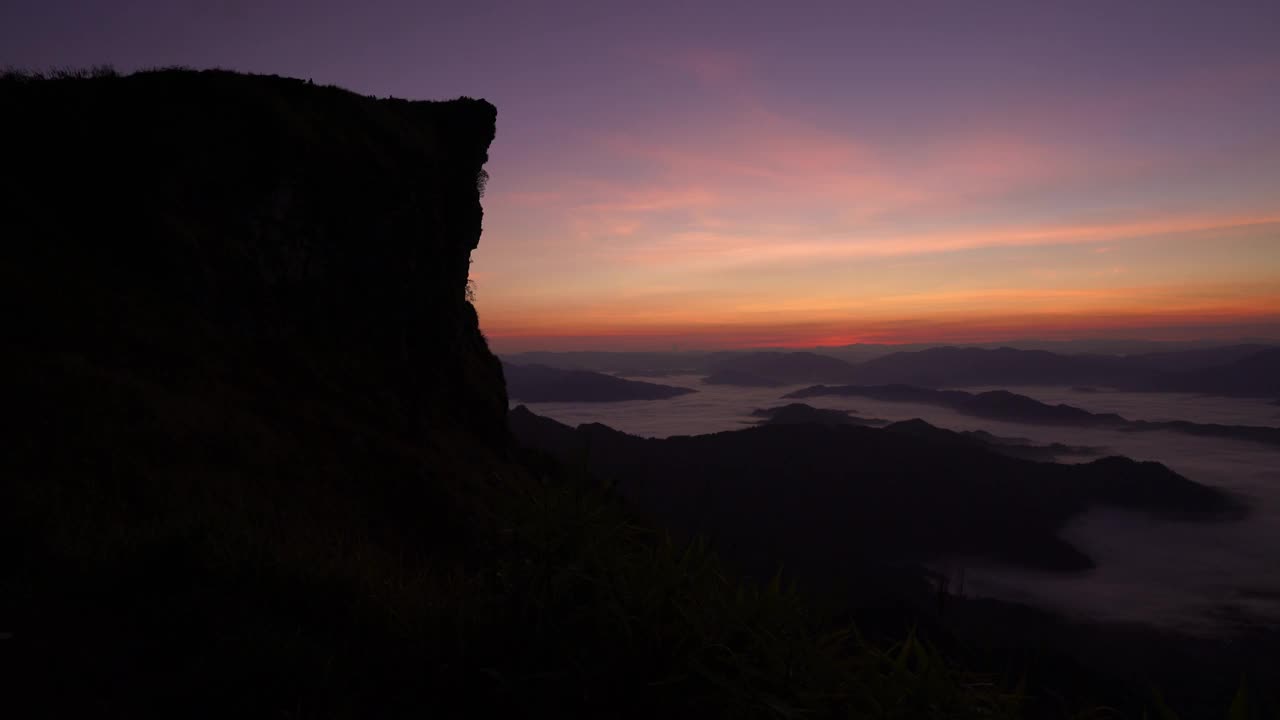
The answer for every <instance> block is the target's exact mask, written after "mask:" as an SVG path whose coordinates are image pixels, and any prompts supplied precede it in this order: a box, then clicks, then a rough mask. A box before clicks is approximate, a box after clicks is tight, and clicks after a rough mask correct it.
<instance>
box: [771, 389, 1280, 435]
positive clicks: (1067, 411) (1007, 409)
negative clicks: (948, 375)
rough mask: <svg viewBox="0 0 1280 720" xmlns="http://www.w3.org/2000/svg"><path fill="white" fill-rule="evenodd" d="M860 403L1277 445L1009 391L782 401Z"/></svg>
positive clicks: (1252, 429) (1254, 431)
mask: <svg viewBox="0 0 1280 720" xmlns="http://www.w3.org/2000/svg"><path fill="white" fill-rule="evenodd" d="M833 395H834V396H846V397H865V398H871V399H873V400H883V401H886V402H904V403H920V404H925V405H937V406H940V407H945V408H949V409H951V410H954V411H955V412H958V413H960V414H962V415H970V416H973V417H980V418H987V419H989V420H1000V421H1003V422H1014V423H1024V424H1030V425H1063V426H1072V427H1105V428H1113V429H1118V430H1134V431H1150V430H1169V431H1173V432H1180V433H1187V434H1190V435H1202V436H1208V437H1223V438H1231V439H1235V440H1248V441H1251V442H1259V443H1265V444H1268V445H1280V428H1275V427H1260V426H1256V425H1219V424H1212V423H1194V422H1187V421H1184V420H1166V421H1155V422H1153V421H1147V420H1128V419H1125V418H1124V417H1121V416H1120V415H1117V414H1115V413H1093V412H1089V411H1088V410H1084V409H1081V408H1078V407H1075V406H1073V405H1065V404H1058V405H1049V404H1047V403H1042V402H1040V401H1039V400H1036V399H1034V398H1029V397H1027V396H1026V395H1019V394H1017V393H1012V392H1009V391H1008V390H992V391H989V392H983V393H976V394H975V393H970V392H965V391H963V390H934V389H931V388H920V387H914V386H911V385H870V386H867V385H837V386H827V385H815V386H813V387H807V388H804V389H801V390H796V391H794V392H790V393H787V394H786V395H785V396H784V397H786V398H790V399H797V400H799V399H804V398H812V397H822V396H833Z"/></svg>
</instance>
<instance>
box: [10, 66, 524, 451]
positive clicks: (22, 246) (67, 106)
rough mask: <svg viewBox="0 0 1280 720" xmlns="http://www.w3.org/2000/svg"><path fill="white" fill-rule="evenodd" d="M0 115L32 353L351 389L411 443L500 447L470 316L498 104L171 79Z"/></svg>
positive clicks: (201, 76)
mask: <svg viewBox="0 0 1280 720" xmlns="http://www.w3.org/2000/svg"><path fill="white" fill-rule="evenodd" d="M0 112H2V113H3V115H4V117H5V119H6V125H7V129H6V133H5V138H4V141H3V142H4V144H5V148H4V155H5V161H6V171H5V173H4V174H3V180H2V181H0V182H3V186H0V192H2V193H3V197H4V198H5V202H6V205H7V207H6V209H5V212H4V213H3V219H2V222H3V230H4V234H5V236H6V237H7V238H9V241H7V242H6V243H5V248H4V250H3V251H2V252H3V261H4V267H5V272H6V277H5V285H6V291H7V292H9V293H13V295H14V297H15V299H17V300H19V301H20V306H21V307H23V308H24V309H25V312H24V313H22V314H20V315H18V316H17V317H16V318H13V319H12V320H11V324H10V327H9V333H10V336H11V337H13V336H14V335H15V333H16V337H17V339H18V340H19V343H20V345H21V347H22V348H23V349H25V350H27V351H34V352H42V353H59V354H61V355H62V356H63V357H64V359H65V358H66V356H68V355H74V356H75V357H76V358H77V360H78V361H81V362H84V363H88V364H91V365H93V366H95V367H98V368H101V369H104V370H106V369H108V368H130V369H133V368H139V367H144V366H145V367H150V368H159V367H164V368H166V369H169V370H174V369H178V368H181V372H180V373H179V375H180V377H176V378H173V379H174V380H177V381H180V382H181V383H182V384H184V385H187V386H196V385H197V384H199V381H202V380H203V381H209V380H211V379H212V377H214V376H216V375H218V373H220V372H224V371H226V369H227V368H229V367H240V368H242V367H248V366H252V367H253V368H255V369H256V371H257V373H256V374H257V377H256V378H254V379H253V380H250V379H249V378H244V377H237V378H234V379H231V384H233V385H235V384H241V383H244V382H251V381H259V382H273V383H281V384H283V385H285V386H290V387H291V388H293V389H294V390H296V391H299V392H304V393H311V392H314V391H316V390H317V389H318V388H319V387H325V388H328V389H330V390H332V391H334V392H336V393H338V394H343V395H348V391H350V393H349V394H350V395H352V396H359V397H360V398H361V402H362V404H363V405H364V407H360V408H351V410H352V411H353V412H358V413H359V414H360V415H362V416H363V417H366V418H368V419H370V420H371V421H373V422H376V423H377V424H378V425H379V426H381V427H383V428H384V429H386V430H388V431H391V432H395V433H400V434H404V435H406V436H409V435H415V434H417V435H420V434H422V433H423V432H424V431H425V430H426V429H427V428H431V427H442V426H445V424H446V423H447V424H449V425H454V424H456V425H457V426H458V427H461V428H464V429H465V430H466V431H467V432H471V433H474V434H475V435H476V436H477V437H481V438H484V439H485V440H486V441H488V442H495V441H498V440H499V438H500V437H501V436H502V434H503V432H504V431H503V426H504V418H505V411H506V398H505V395H504V392H503V383H502V375H501V368H500V366H499V365H498V362H497V360H496V358H494V357H493V356H492V355H491V354H490V353H489V351H488V348H487V347H486V345H485V342H484V339H483V337H482V336H481V335H480V332H479V329H478V326H477V319H476V313H475V311H474V309H473V308H472V307H471V305H470V304H469V303H468V302H467V300H466V299H465V286H466V282H467V271H468V264H469V262H470V253H471V250H473V249H474V248H475V247H476V244H477V243H478V241H479V238H480V231H481V221H482V218H483V211H482V209H481V205H480V188H479V180H480V179H481V177H482V176H481V172H482V167H483V165H484V163H485V161H486V160H487V158H488V155H487V149H488V147H489V143H490V142H491V141H492V140H493V137H494V128H495V117H496V111H495V109H494V107H493V106H492V105H490V104H489V103H487V102H484V101H482V100H470V99H466V98H463V99H459V100H455V101H451V102H408V101H400V100H376V99H372V98H367V97H363V96H360V95H356V94H353V93H350V92H346V91H343V90H339V89H337V88H323V87H315V86H310V85H308V84H307V83H305V82H302V81H298V80H288V79H282V78H275V77H250V76H239V75H234V74H231V73H225V72H201V73H192V72H181V71H165V72H153V73H142V74H136V75H132V76H128V77H96V78H64V79H60V80H56V81H31V80H23V79H22V78H16V77H14V78H9V79H8V80H7V81H6V82H4V84H3V91H2V94H0ZM14 323H16V327H15V326H14ZM311 385H314V386H315V387H310V386H311ZM202 387H207V384H206V385H203V386H202Z"/></svg>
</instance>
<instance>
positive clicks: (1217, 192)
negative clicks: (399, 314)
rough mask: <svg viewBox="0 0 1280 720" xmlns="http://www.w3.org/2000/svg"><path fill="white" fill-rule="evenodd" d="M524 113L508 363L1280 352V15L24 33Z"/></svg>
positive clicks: (34, 26)
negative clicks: (566, 358) (984, 348)
mask: <svg viewBox="0 0 1280 720" xmlns="http://www.w3.org/2000/svg"><path fill="white" fill-rule="evenodd" d="M103 63H107V64H112V65H114V66H115V67H116V68H117V69H118V70H122V71H129V70H134V69H138V68H144V67H154V66H165V65H175V64H176V65H187V66H192V67H224V68H231V69H236V70H242V71H248V72H262V73H276V74H281V75H291V76H296V77H304V78H312V79H314V80H315V81H316V82H317V83H331V84H336V85H340V86H343V87H347V88H350V89H352V90H355V91H357V92H361V93H365V94H376V95H379V96H386V95H394V96H396V97H402V98H414V99H443V98H451V97H457V96H460V95H466V96H471V97H483V98H486V99H488V100H489V101H491V102H493V103H494V104H495V105H496V106H497V107H498V135H497V139H496V140H495V142H494V144H493V146H492V148H491V149H490V161H489V164H488V171H489V174H490V180H489V184H488V188H487V192H486V195H485V197H484V205H485V225H484V234H483V237H482V239H481V243H480V247H479V249H478V250H477V251H476V252H475V253H474V255H473V260H474V263H473V265H472V278H473V280H474V281H475V286H476V298H477V300H476V304H477V308H478V310H479V313H480V317H481V326H482V329H483V330H484V332H485V334H486V335H487V337H488V338H489V341H490V343H491V345H492V346H493V347H494V349H495V350H498V351H500V352H514V351H520V350H530V349H617V350H630V349H673V348H679V349H694V348H731V347H761V346H790V347H806V346H815V345H842V344H849V343H855V342H890V343H896V342H979V341H982V342H986V341H993V340H1007V339H1019V338H1036V339H1074V338H1091V337H1139V338H1150V339H1170V340H1174V339H1178V340H1182V339H1191V338H1202V337H1208V338H1234V337H1246V336H1248V337H1272V338H1277V337H1280V2H1275V1H1274V0H1270V1H1268V2H1229V1H1228V2H1197V3H1192V2H1175V1H1173V0H1169V1H1165V2H1141V1H1133V2H1124V3H1117V2H1090V1H1086V0H1080V1H1076V2H1061V3H1055V2H1025V1H1020V2H980V1H978V0H964V1H954V2H953V1H939V2H912V1H911V0H898V1H896V2H883V3H881V2H852V1H850V0H846V1H844V2H803V1H801V0H797V1H796V2H793V3H780V2H777V0H769V1H761V0H736V1H735V2H695V1H694V0H683V1H682V2H666V1H665V0H653V1H651V2H627V3H618V2H608V1H607V0H594V1H584V2H567V1H564V0H548V1H545V2H533V1H529V2H509V3H497V2H486V1H485V0H467V1H465V2H450V3H432V2H422V1H420V0H383V1H376V0H366V1H364V2H356V1H355V0H349V1H347V2H336V1H334V0H315V1H312V2H295V1H289V2H273V1H271V0H257V1H254V2H249V1H241V0H228V1H224V2H216V1H213V0H206V1H203V2H190V1H186V0H163V1H161V0H135V1H133V2H128V3H124V2H96V3H93V2H68V1H64V0H39V1H32V0H5V2H3V3H0V66H5V65H7V66H14V67H20V68H28V69H48V68H53V67H81V66H87V65H95V64H103Z"/></svg>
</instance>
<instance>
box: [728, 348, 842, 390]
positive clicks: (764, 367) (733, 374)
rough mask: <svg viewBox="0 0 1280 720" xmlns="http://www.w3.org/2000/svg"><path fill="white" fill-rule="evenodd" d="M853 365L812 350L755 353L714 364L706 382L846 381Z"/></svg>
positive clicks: (759, 385)
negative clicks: (811, 351)
mask: <svg viewBox="0 0 1280 720" xmlns="http://www.w3.org/2000/svg"><path fill="white" fill-rule="evenodd" d="M852 367H853V366H851V365H849V363H846V362H845V361H843V360H837V359H836V358H833V357H827V356H825V355H817V354H814V353H810V352H756V353H747V354H744V355H733V356H730V357H728V358H726V359H724V360H721V361H719V362H715V363H713V364H712V365H711V366H710V367H709V374H708V375H707V377H705V378H704V379H703V382H705V383H708V384H710V385H744V386H758V387H776V386H779V385H794V384H797V383H807V382H843V381H845V380H847V379H848V377H849V372H850V370H852Z"/></svg>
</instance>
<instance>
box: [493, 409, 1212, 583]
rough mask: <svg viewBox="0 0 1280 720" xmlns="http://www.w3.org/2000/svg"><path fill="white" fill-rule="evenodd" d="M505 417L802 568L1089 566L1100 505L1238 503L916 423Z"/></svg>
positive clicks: (1164, 479) (1182, 508)
mask: <svg viewBox="0 0 1280 720" xmlns="http://www.w3.org/2000/svg"><path fill="white" fill-rule="evenodd" d="M508 420H509V423H510V426H511V429H512V432H513V434H514V435H515V436H516V438H517V439H518V441H519V442H521V443H522V444H523V445H525V446H526V447H529V448H535V449H539V450H542V451H545V452H548V453H550V454H551V455H553V456H555V457H556V458H558V459H560V460H562V461H565V462H569V463H572V464H574V466H575V467H577V466H582V465H583V464H584V463H585V465H586V467H585V470H586V471H588V472H590V473H591V474H592V475H593V476H594V477H597V478H600V479H603V480H606V481H610V482H612V483H613V485H614V486H615V487H616V488H617V490H618V491H619V492H620V493H621V494H622V495H623V496H624V497H625V498H627V500H628V501H629V502H630V503H632V504H633V505H634V506H636V507H637V508H638V509H640V510H642V511H644V512H645V513H649V514H652V515H654V516H656V517H660V518H662V519H663V520H664V521H665V522H667V523H669V524H671V525H672V526H674V527H676V528H678V529H681V530H683V531H687V532H697V533H705V534H707V535H710V536H711V537H713V538H714V539H715V541H716V543H717V547H720V548H722V549H724V551H725V552H727V553H729V554H732V555H735V556H737V557H739V558H745V559H746V560H747V561H748V562H751V563H758V564H760V565H763V566H768V565H769V564H770V563H776V562H784V563H785V564H786V566H787V567H788V568H790V569H793V570H798V571H800V572H801V573H802V574H804V571H805V570H806V569H808V570H812V571H814V572H823V573H827V574H829V573H830V571H831V568H832V567H840V566H841V565H842V563H847V564H849V565H851V566H852V565H856V564H857V563H858V562H860V561H862V560H863V559H865V558H861V556H860V555H859V553H861V552H864V551H865V550H866V549H868V548H874V553H875V554H876V556H877V557H879V558H898V559H901V560H903V561H907V562H911V561H917V560H920V559H927V558H930V557H937V556H940V555H962V556H963V555H978V556H986V557H990V558H994V559H998V560H1001V561H1005V562H1010V563H1014V564H1018V565H1024V566H1028V567H1036V568H1043V569H1053V570H1081V569H1086V568H1089V567H1091V566H1092V561H1091V560H1090V558H1089V557H1088V556H1086V555H1085V554H1084V553H1083V552H1081V551H1080V550H1079V549H1078V548H1076V547H1074V546H1072V545H1071V544H1069V543H1068V542H1066V541H1065V540H1063V539H1061V538H1060V537H1059V536H1058V531H1059V530H1060V529H1061V528H1062V527H1063V526H1064V525H1065V524H1066V522H1067V521H1068V520H1069V519H1070V518H1071V517H1073V516H1075V515H1076V514H1078V513H1080V512H1083V511H1084V510H1086V509H1088V508H1090V507H1094V506H1099V505H1111V506H1117V507H1126V508H1133V509H1141V510H1148V511H1152V512H1165V513H1172V514H1174V515H1177V516H1193V517H1200V518H1210V517H1216V516H1219V515H1221V514H1223V513H1225V512H1227V511H1230V510H1233V509H1235V508H1237V505H1236V503H1235V501H1233V500H1232V499H1231V498H1230V497H1228V496H1227V495H1225V494H1223V493H1222V492H1221V491H1218V490H1216V489H1213V488H1210V487H1208V486H1204V485H1200V484H1198V483H1195V482H1192V481H1191V480H1188V479H1186V478H1184V477H1182V476H1180V475H1178V474H1177V473H1175V472H1173V471H1171V470H1169V469H1168V468H1167V467H1165V466H1163V465H1160V464H1158V463H1149V462H1146V463H1140V462H1134V461H1133V460H1128V459H1126V458H1119V457H1110V458H1104V459H1101V460H1096V461H1094V462H1090V463H1084V464H1078V465H1059V464H1054V463H1043V462H1032V461H1028V460H1022V459H1018V458H1014V457H1008V456H1006V455H1003V454H1001V453H999V452H995V451H994V450H992V449H991V448H989V447H987V446H986V445H984V444H983V443H981V442H977V441H975V439H973V438H971V437H966V436H963V435H960V434H958V433H952V432H950V431H947V430H942V429H940V428H935V427H933V426H930V425H928V424H927V423H924V422H923V421H919V420H916V421H910V422H908V423H896V424H894V425H891V426H889V427H888V428H884V429H875V428H868V427H859V426H856V425H847V424H824V423H800V424H776V425H775V424H770V425H764V426H758V427H754V428H749V429H745V430H737V431H731V432H721V433H715V434H711V435H698V436H692V437H688V436H685V437H673V438H666V439H646V438H640V437H635V436H631V435H627V434H624V433H621V432H618V431H616V430H613V429H611V428H608V427H606V426H604V425H599V424H591V425H582V426H580V427H578V428H576V429H575V428H571V427H568V426H566V425H562V424H560V423H558V422H556V421H554V420H550V419H548V418H544V417H539V416H537V415H535V414H533V413H532V412H530V411H529V410H528V409H526V408H524V407H523V406H521V407H518V408H516V409H515V410H513V411H512V412H511V413H510V415H509V418H508ZM859 548H861V549H863V550H859ZM814 564H817V565H818V566H819V567H809V566H811V565H814ZM774 567H776V565H774Z"/></svg>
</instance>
